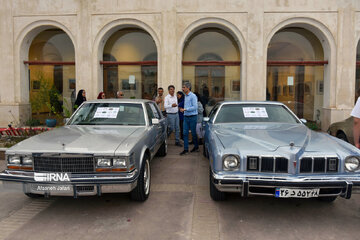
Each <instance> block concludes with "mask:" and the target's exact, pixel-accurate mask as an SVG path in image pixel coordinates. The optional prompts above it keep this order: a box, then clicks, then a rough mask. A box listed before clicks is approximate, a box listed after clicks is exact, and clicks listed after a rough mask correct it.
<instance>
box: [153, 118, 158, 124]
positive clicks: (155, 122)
mask: <svg viewBox="0 0 360 240" xmlns="http://www.w3.org/2000/svg"><path fill="white" fill-rule="evenodd" d="M151 123H152V124H153V125H157V124H159V119H157V118H153V119H151Z"/></svg>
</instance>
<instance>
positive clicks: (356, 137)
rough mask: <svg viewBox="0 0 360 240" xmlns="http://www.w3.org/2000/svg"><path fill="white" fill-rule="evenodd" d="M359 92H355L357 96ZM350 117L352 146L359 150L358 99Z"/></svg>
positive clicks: (359, 99)
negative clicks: (352, 136) (352, 125)
mask: <svg viewBox="0 0 360 240" xmlns="http://www.w3.org/2000/svg"><path fill="white" fill-rule="evenodd" d="M359 92H360V89H358V90H357V95H358V93H359ZM351 116H353V117H354V127H353V135H354V144H355V147H357V148H360V143H359V142H360V141H359V138H360V97H358V99H357V101H356V104H355V107H354V109H353V110H352V112H351Z"/></svg>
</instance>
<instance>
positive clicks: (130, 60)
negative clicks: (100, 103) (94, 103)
mask: <svg viewBox="0 0 360 240" xmlns="http://www.w3.org/2000/svg"><path fill="white" fill-rule="evenodd" d="M101 64H102V65H103V73H104V78H103V79H104V81H103V89H104V92H105V94H106V96H107V98H115V97H116V92H117V91H119V90H121V91H123V93H124V97H125V98H145V99H152V98H153V96H154V95H155V94H156V88H157V49H156V45H155V43H154V40H153V39H152V37H151V36H150V34H149V33H147V32H146V31H144V30H142V29H140V28H124V29H120V30H118V31H116V32H114V33H113V34H112V35H111V36H110V37H109V39H108V40H107V42H106V44H105V46H104V51H103V61H101Z"/></svg>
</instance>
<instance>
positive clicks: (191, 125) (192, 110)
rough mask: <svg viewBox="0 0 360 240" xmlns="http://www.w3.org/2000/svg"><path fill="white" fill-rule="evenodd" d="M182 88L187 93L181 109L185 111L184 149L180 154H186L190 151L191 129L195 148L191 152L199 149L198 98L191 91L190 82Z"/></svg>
mask: <svg viewBox="0 0 360 240" xmlns="http://www.w3.org/2000/svg"><path fill="white" fill-rule="evenodd" d="M182 90H183V92H184V93H185V104H184V108H180V111H181V112H183V113H184V151H182V152H181V153H180V155H185V154H188V153H189V130H191V135H192V137H193V142H194V148H193V149H192V150H191V152H198V151H199V145H198V141H197V137H196V122H197V115H198V104H197V102H198V100H197V97H196V96H195V94H193V93H192V92H191V84H190V83H189V82H187V83H185V84H184V85H183V87H182Z"/></svg>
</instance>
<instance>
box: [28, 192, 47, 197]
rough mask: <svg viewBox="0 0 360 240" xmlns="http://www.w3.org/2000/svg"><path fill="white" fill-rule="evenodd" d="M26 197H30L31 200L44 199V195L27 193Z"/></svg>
mask: <svg viewBox="0 0 360 240" xmlns="http://www.w3.org/2000/svg"><path fill="white" fill-rule="evenodd" d="M25 195H26V196H28V197H29V198H42V197H44V195H41V194H35V193H25Z"/></svg>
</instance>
